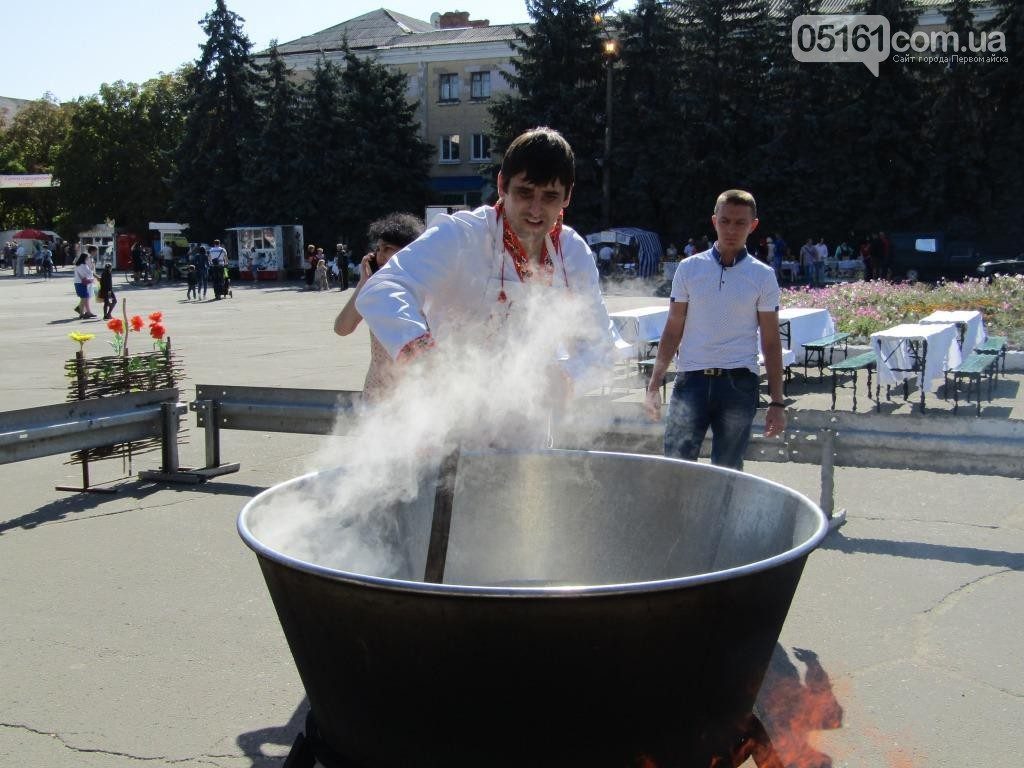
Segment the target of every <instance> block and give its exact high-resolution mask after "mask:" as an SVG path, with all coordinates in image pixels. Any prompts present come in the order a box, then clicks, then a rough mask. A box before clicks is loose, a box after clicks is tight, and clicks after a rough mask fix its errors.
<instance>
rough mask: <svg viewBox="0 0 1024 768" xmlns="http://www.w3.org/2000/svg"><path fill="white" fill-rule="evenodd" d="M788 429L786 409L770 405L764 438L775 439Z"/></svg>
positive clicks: (765, 418)
mask: <svg viewBox="0 0 1024 768" xmlns="http://www.w3.org/2000/svg"><path fill="white" fill-rule="evenodd" d="M785 429H786V409H785V408H780V407H779V406H777V405H769V406H768V411H767V412H766V413H765V415H764V436H765V437H775V436H776V435H781V434H782V433H783V432H784V431H785Z"/></svg>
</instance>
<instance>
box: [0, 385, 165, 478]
mask: <svg viewBox="0 0 1024 768" xmlns="http://www.w3.org/2000/svg"><path fill="white" fill-rule="evenodd" d="M167 404H173V405H174V409H173V410H174V412H175V414H176V415H177V414H182V413H184V412H185V406H184V404H179V403H178V390H176V389H160V390H156V391H153V392H136V393H132V394H127V395H118V396H117V397H103V398H94V399H90V400H79V401H76V402H71V403H62V404H59V405H43V406H39V407H36V408H24V409H21V410H17V411H4V412H2V413H0V464H9V463H12V462H15V461H24V460H25V459H35V458H38V457H40V456H53V455H55V454H58V453H71V452H73V451H79V450H82V449H84V448H99V447H101V446H105V445H114V444H116V443H123V442H128V441H131V440H143V439H146V438H159V437H161V436H162V435H163V430H164V410H165V408H164V406H165V405H167Z"/></svg>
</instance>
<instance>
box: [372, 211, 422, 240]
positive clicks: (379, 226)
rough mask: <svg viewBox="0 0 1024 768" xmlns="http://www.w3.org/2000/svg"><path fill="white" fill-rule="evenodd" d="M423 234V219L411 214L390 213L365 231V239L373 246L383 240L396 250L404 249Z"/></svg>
mask: <svg viewBox="0 0 1024 768" xmlns="http://www.w3.org/2000/svg"><path fill="white" fill-rule="evenodd" d="M422 234H423V219H419V218H417V217H415V216H413V215H412V214H411V213H391V214H388V215H387V216H384V217H382V218H379V219H377V220H376V221H375V222H373V223H372V224H370V226H369V228H368V229H367V230H366V238H367V240H369V241H370V244H371V245H373V244H374V243H376V242H377V241H378V240H383V241H384V242H385V243H388V244H389V245H393V246H395V247H396V248H405V246H407V245H408V244H409V243H411V242H412V241H413V240H415V239H416V238H417V237H419V236H420V235H422Z"/></svg>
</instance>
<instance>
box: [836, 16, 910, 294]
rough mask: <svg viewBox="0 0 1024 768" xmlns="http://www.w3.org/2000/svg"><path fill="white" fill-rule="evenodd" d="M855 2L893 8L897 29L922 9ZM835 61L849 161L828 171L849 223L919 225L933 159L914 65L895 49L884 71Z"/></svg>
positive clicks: (841, 136)
mask: <svg viewBox="0 0 1024 768" xmlns="http://www.w3.org/2000/svg"><path fill="white" fill-rule="evenodd" d="M853 10H855V12H858V13H867V14H879V15H882V16H885V17H886V18H888V19H889V22H890V25H891V29H892V32H893V33H896V32H898V31H902V32H906V33H908V34H909V33H910V32H912V31H913V30H914V28H915V26H916V24H917V16H918V14H919V9H918V8H917V7H916V5H915V4H913V3H912V2H910V0H862V2H861V3H860V4H859V5H858V6H856V7H855V9H853ZM831 66H834V67H836V70H835V71H836V81H835V94H834V98H833V99H832V101H831V105H830V106H831V110H830V112H831V114H830V118H829V124H828V131H829V133H830V134H831V135H832V140H833V141H835V142H836V143H837V145H838V146H839V147H842V148H843V149H844V150H845V151H844V153H843V158H842V159H843V162H842V164H841V165H838V166H834V167H832V168H830V169H824V172H826V173H830V174H831V175H832V176H833V178H834V179H835V181H836V186H837V187H838V186H839V185H841V186H842V191H841V196H842V198H843V203H844V208H845V209H846V218H847V221H848V225H847V229H850V230H854V231H856V232H860V233H864V232H877V231H879V230H883V231H888V232H891V231H894V230H900V229H918V228H919V227H920V223H921V216H922V213H923V210H924V208H925V200H924V198H925V195H926V191H925V190H924V189H923V188H922V178H923V176H924V173H923V168H924V166H925V164H926V163H927V162H928V158H927V153H926V148H925V147H924V146H923V145H922V144H921V142H920V135H921V131H920V124H921V120H922V114H923V113H924V111H925V110H924V108H923V106H922V101H923V94H922V91H921V84H920V81H919V78H917V76H916V75H915V73H914V70H913V68H912V67H910V66H908V65H907V64H905V63H900V62H897V61H894V60H893V59H892V57H890V58H889V59H887V60H886V61H883V62H882V63H881V64H880V65H879V74H878V76H877V77H876V76H875V75H873V74H872V73H871V72H869V71H868V69H867V68H866V67H864V66H862V65H859V64H835V65H831ZM893 277H902V276H901V275H893Z"/></svg>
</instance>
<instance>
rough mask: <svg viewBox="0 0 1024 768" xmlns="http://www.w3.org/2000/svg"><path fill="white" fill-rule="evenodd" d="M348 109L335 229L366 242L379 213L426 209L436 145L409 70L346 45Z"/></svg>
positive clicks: (345, 106)
mask: <svg viewBox="0 0 1024 768" xmlns="http://www.w3.org/2000/svg"><path fill="white" fill-rule="evenodd" d="M344 54H345V68H344V70H342V73H341V82H342V94H343V102H342V109H343V114H344V123H343V132H342V140H343V143H342V159H341V164H342V167H344V168H346V169H347V173H345V174H344V175H343V176H342V178H341V179H340V181H341V184H342V187H341V196H342V198H343V200H344V205H341V206H339V207H338V208H337V209H336V210H335V211H333V212H332V213H333V217H332V221H331V223H332V226H333V230H332V231H333V234H335V235H336V236H340V237H341V238H343V239H345V240H347V241H348V242H349V243H356V244H359V243H362V242H363V238H364V235H365V231H366V227H367V225H368V224H369V222H371V221H372V220H374V219H377V218H379V217H381V216H384V215H386V214H389V213H393V212H405V213H413V214H415V215H417V216H422V215H423V208H424V205H425V204H426V199H427V182H428V179H429V171H430V159H431V155H432V153H433V147H431V146H430V145H429V144H428V143H427V142H425V141H424V140H423V139H422V138H421V135H420V125H419V120H418V119H417V118H416V108H417V105H416V104H411V103H409V101H408V100H407V99H406V96H405V94H406V91H407V82H406V76H405V75H403V74H401V73H397V72H392V71H391V70H389V69H388V68H387V67H385V66H383V65H381V64H378V63H377V62H375V61H372V60H369V59H361V58H358V57H357V56H356V55H355V54H354V53H352V52H351V51H350V50H349V49H348V46H347V44H346V45H345V46H344Z"/></svg>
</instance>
